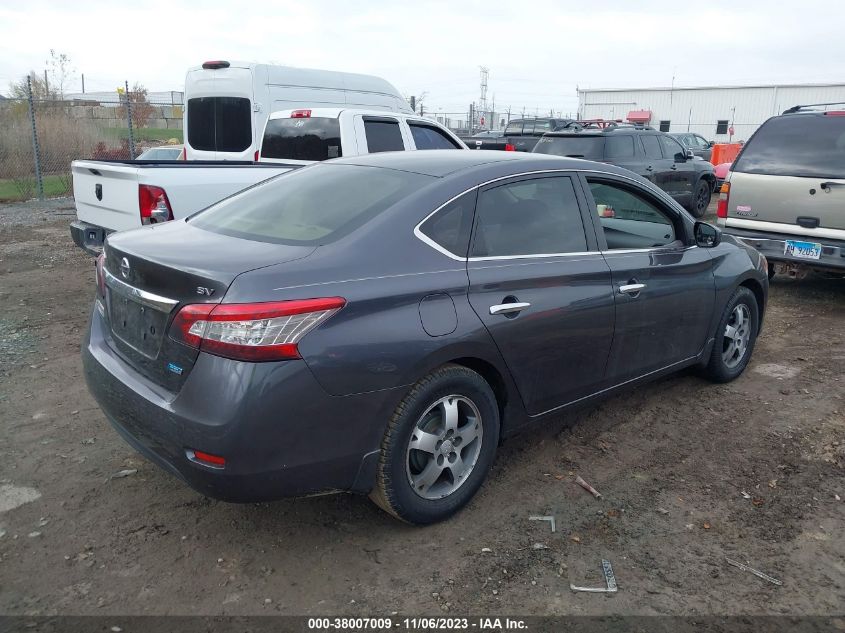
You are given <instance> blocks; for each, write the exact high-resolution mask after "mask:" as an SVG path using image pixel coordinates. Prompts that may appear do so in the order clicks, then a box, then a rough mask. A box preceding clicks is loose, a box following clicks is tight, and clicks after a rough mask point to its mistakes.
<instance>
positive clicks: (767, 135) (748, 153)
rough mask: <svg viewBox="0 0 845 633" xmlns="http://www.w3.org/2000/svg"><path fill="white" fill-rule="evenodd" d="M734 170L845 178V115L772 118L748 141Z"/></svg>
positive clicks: (776, 174) (748, 172) (749, 172)
mask: <svg viewBox="0 0 845 633" xmlns="http://www.w3.org/2000/svg"><path fill="white" fill-rule="evenodd" d="M733 170H734V171H739V172H744V173H747V174H770V175H773V176H803V177H815V178H845V116H830V115H823V114H822V115H816V114H808V115H803V114H796V115H787V116H781V117H775V118H772V119H769V120H768V121H766V122H765V123H764V124H763V126H762V127H761V128H760V129H759V130H757V132H756V133H755V134H754V136H752V137H751V139H750V140H749V141H748V143H746V144H745V147H744V148H743V150H742V154H740V156H739V159H738V160H737V161H736V163H735V164H734V166H733Z"/></svg>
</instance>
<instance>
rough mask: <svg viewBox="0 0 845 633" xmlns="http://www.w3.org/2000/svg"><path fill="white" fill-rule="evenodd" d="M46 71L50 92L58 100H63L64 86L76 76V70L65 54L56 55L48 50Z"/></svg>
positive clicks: (52, 50) (53, 51)
mask: <svg viewBox="0 0 845 633" xmlns="http://www.w3.org/2000/svg"><path fill="white" fill-rule="evenodd" d="M46 63H47V69H48V73H49V76H50V83H51V84H52V86H50V88H51V89H52V92H53V93H54V94H56V95H58V97H59V98H60V99H64V96H65V86H67V84H68V82H69V81H70V80H71V79H73V78H74V77H75V76H76V68H74V67H73V64H72V63H71V61H70V57H68V56H67V55H66V54H65V53H57V52H56V51H55V50H54V49H52V48H51V49H50V59H48V60H47V62H46Z"/></svg>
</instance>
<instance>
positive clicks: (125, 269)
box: [120, 257, 129, 279]
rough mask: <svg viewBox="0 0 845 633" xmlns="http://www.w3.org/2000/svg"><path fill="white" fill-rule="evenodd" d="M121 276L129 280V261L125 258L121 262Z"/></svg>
mask: <svg viewBox="0 0 845 633" xmlns="http://www.w3.org/2000/svg"><path fill="white" fill-rule="evenodd" d="M120 275H121V276H122V277H123V278H124V279H129V260H128V259H126V258H125V257H124V258H123V259H121V260H120Z"/></svg>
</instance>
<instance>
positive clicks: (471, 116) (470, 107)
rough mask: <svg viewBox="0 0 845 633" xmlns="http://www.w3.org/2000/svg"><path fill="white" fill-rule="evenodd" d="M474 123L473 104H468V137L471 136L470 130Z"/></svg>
mask: <svg viewBox="0 0 845 633" xmlns="http://www.w3.org/2000/svg"><path fill="white" fill-rule="evenodd" d="M474 122H475V104H474V103H470V104H469V135H470V136H472V129H473V127H474V125H473V124H474Z"/></svg>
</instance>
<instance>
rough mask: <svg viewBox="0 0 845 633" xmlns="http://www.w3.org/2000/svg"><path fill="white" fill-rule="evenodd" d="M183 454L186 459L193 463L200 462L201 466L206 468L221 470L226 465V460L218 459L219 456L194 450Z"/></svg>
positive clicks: (223, 458)
mask: <svg viewBox="0 0 845 633" xmlns="http://www.w3.org/2000/svg"><path fill="white" fill-rule="evenodd" d="M185 452H186V453H187V455H188V459H191V460H193V461H195V462H200V463H202V464H205V465H206V466H212V467H213V468H223V467H224V466H225V465H226V458H225V457H220V456H219V455H212V454H211V453H206V452H204V451H195V450H187V451H185Z"/></svg>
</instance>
